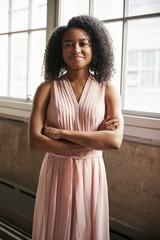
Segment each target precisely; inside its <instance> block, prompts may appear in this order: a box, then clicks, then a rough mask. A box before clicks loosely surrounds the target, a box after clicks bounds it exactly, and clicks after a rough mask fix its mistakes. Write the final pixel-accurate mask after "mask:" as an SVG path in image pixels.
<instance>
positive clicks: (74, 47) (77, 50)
mask: <svg viewBox="0 0 160 240" xmlns="http://www.w3.org/2000/svg"><path fill="white" fill-rule="evenodd" d="M80 51H81V48H80V46H79V44H75V45H74V46H73V52H74V53H79V52H80Z"/></svg>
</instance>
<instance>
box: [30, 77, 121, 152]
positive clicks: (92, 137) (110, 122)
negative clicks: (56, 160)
mask: <svg viewBox="0 0 160 240" xmlns="http://www.w3.org/2000/svg"><path fill="white" fill-rule="evenodd" d="M50 87H51V83H50V82H45V83H42V84H41V85H40V86H39V87H38V89H37V91H36V94H35V97H34V100H33V107H32V112H31V116H30V121H29V128H28V129H29V134H28V136H29V146H30V149H31V150H34V151H42V152H53V153H62V152H77V151H84V150H90V149H95V150H105V149H111V148H115V149H117V148H119V147H120V145H121V142H122V138H123V125H124V123H123V117H122V113H121V101H120V96H119V94H118V93H117V91H116V90H115V88H114V86H113V85H112V84H108V86H107V88H106V97H105V101H106V105H107V118H106V119H105V120H103V122H102V123H101V125H100V126H99V129H98V131H90V132H86V131H70V130H65V129H57V128H52V127H48V126H45V120H46V112H47V106H48V103H49V99H50Z"/></svg>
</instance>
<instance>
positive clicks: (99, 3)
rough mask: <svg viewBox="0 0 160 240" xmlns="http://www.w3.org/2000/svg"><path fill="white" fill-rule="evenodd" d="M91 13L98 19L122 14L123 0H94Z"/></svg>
mask: <svg viewBox="0 0 160 240" xmlns="http://www.w3.org/2000/svg"><path fill="white" fill-rule="evenodd" d="M93 2H94V6H93V15H94V16H95V17H97V18H98V19H100V20H105V19H111V18H120V17H122V16H123V0H118V1H117V0H95V1H93Z"/></svg>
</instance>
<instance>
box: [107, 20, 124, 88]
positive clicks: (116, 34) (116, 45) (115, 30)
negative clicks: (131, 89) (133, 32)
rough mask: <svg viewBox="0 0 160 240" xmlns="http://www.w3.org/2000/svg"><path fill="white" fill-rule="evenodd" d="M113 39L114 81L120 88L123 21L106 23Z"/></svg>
mask: <svg viewBox="0 0 160 240" xmlns="http://www.w3.org/2000/svg"><path fill="white" fill-rule="evenodd" d="M105 25H106V27H107V29H108V30H109V32H110V34H111V37H112V39H113V49H114V55H115V70H116V73H115V75H114V77H113V82H114V83H115V84H116V86H117V88H118V89H120V75H121V52H122V23H121V22H116V23H108V24H105Z"/></svg>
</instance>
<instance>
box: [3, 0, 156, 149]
mask: <svg viewBox="0 0 160 240" xmlns="http://www.w3.org/2000/svg"><path fill="white" fill-rule="evenodd" d="M93 2H94V0H90V1H89V14H90V15H92V12H93ZM125 2H126V1H125V0H124V3H123V4H124V7H123V17H122V18H116V19H108V20H102V22H103V23H111V22H119V21H121V22H122V26H123V27H122V55H121V63H122V64H121V80H120V93H121V96H122V102H124V84H125V76H124V72H125V71H124V70H125V64H124V63H125V62H126V49H125V47H124V46H125V41H126V34H127V32H126V24H127V21H129V20H135V19H145V18H153V17H160V13H151V14H143V15H137V16H126V14H125V13H126V8H125V7H126V5H125ZM60 6H61V1H60V0H54V1H53V0H48V1H47V26H46V41H47V40H48V39H49V37H50V35H51V33H52V32H53V29H54V28H55V27H57V26H58V25H59V22H60ZM38 30H39V29H38ZM42 30H44V28H42ZM26 31H27V32H28V30H26ZM18 32H20V31H18ZM22 32H25V31H22ZM122 79H123V81H122ZM31 109H32V101H30V100H29V101H28V100H27V99H26V100H25V99H15V98H7V97H0V117H5V118H10V119H15V120H20V121H24V122H28V120H29V117H30V113H31ZM122 113H123V116H124V122H125V128H124V140H129V141H135V142H142V143H146V144H153V145H158V146H160V114H158V113H151V112H148V113H147V112H139V111H132V110H125V109H123V108H122Z"/></svg>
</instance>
